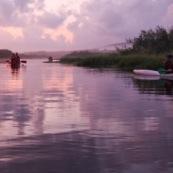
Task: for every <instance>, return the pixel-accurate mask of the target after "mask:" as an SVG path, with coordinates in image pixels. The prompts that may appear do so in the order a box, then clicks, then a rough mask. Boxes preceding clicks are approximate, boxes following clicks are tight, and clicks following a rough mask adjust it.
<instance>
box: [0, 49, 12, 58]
mask: <svg viewBox="0 0 173 173" xmlns="http://www.w3.org/2000/svg"><path fill="white" fill-rule="evenodd" d="M11 55H12V51H11V50H8V49H0V59H5V58H10V57H11Z"/></svg>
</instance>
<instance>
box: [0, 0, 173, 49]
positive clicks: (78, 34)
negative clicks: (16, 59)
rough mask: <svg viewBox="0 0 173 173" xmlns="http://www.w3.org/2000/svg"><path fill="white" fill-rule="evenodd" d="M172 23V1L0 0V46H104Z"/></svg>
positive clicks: (44, 47)
mask: <svg viewBox="0 0 173 173" xmlns="http://www.w3.org/2000/svg"><path fill="white" fill-rule="evenodd" d="M156 26H163V27H165V28H166V29H169V28H170V27H171V26H173V0H0V49H4V48H6V49H10V50H12V51H19V52H24V51H37V50H47V51H50V50H53V51H54V50H79V49H90V48H102V47H104V46H105V45H109V44H112V43H119V42H124V41H125V40H126V39H129V38H134V37H135V36H138V35H139V33H140V31H141V30H142V29H144V30H147V29H150V28H152V29H154V28H155V27H156Z"/></svg>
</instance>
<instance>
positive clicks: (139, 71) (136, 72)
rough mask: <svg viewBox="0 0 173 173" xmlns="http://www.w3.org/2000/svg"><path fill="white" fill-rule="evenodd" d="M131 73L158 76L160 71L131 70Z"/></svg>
mask: <svg viewBox="0 0 173 173" xmlns="http://www.w3.org/2000/svg"><path fill="white" fill-rule="evenodd" d="M133 73H135V74H137V75H143V76H160V73H159V72H158V71H155V70H145V69H142V70H133Z"/></svg>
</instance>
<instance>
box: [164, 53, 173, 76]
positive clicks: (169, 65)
mask: <svg viewBox="0 0 173 173" xmlns="http://www.w3.org/2000/svg"><path fill="white" fill-rule="evenodd" d="M172 58H173V56H172V55H167V56H166V59H165V61H164V62H163V68H164V69H165V70H166V73H173V62H172Z"/></svg>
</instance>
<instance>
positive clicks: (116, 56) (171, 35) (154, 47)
mask: <svg viewBox="0 0 173 173" xmlns="http://www.w3.org/2000/svg"><path fill="white" fill-rule="evenodd" d="M127 43H131V45H132V46H131V47H130V48H126V49H123V50H121V49H117V50H116V52H113V53H91V52H88V51H83V52H82V51H80V52H72V53H71V54H68V55H65V56H64V57H63V58H61V59H60V61H59V62H60V63H64V64H72V65H76V66H82V67H92V68H109V67H111V68H114V67H118V68H121V69H123V70H132V69H153V70H157V69H158V68H160V67H161V66H162V61H163V59H164V57H165V55H166V54H171V53H172V52H173V28H172V29H170V30H169V31H166V29H164V28H162V27H157V28H156V29H155V30H152V29H150V30H148V31H144V30H142V31H141V33H140V35H139V36H138V37H136V38H134V39H129V40H127Z"/></svg>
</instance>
